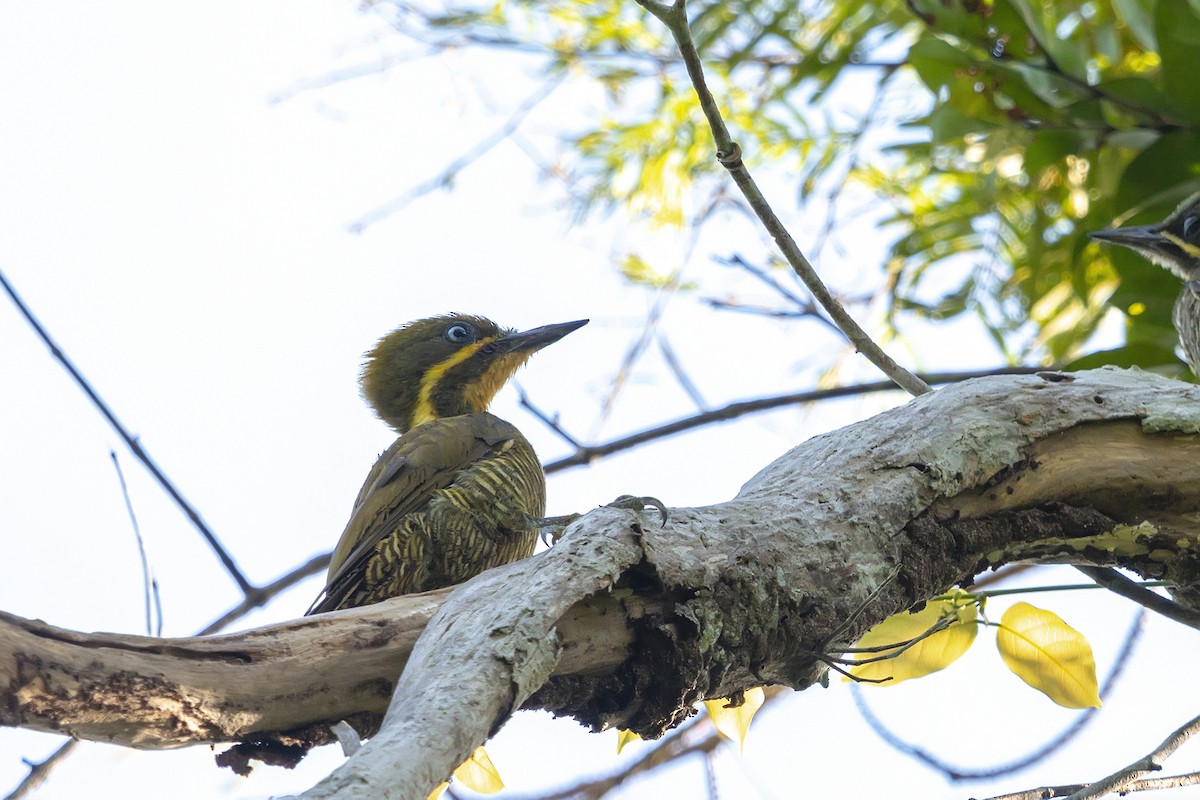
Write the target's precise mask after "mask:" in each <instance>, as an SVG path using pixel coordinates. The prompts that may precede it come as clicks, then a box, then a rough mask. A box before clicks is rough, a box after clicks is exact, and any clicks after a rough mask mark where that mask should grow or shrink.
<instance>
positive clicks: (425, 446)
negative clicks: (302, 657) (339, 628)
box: [307, 413, 520, 614]
mask: <svg viewBox="0 0 1200 800" xmlns="http://www.w3.org/2000/svg"><path fill="white" fill-rule="evenodd" d="M519 436H520V433H518V431H517V429H516V428H514V427H513V426H512V425H510V424H509V423H507V422H505V421H504V420H502V419H500V418H499V417H495V416H493V415H491V414H487V413H483V414H466V415H464V416H460V417H447V418H444V419H439V420H434V421H433V422H429V423H426V424H424V425H419V426H417V427H416V428H413V429H412V430H411V431H408V432H407V433H405V434H404V435H403V436H401V437H400V438H399V439H397V440H396V441H395V442H393V443H392V446H391V447H389V448H388V449H387V450H386V451H384V453H383V455H381V456H380V457H379V458H378V459H377V460H376V462H375V465H374V466H373V467H372V468H371V472H370V473H369V474H368V475H367V480H366V481H365V482H364V483H363V487H362V489H361V490H360V491H359V494H358V499H357V500H356V501H355V504H354V511H353V512H352V513H351V515H350V521H349V522H348V523H346V528H345V530H344V531H342V538H341V539H340V540H338V544H337V547H336V548H335V549H334V551H333V558H332V560H331V561H330V564H329V573H328V578H327V579H326V582H325V589H324V590H323V592H322V595H323V596H322V597H318V598H317V601H316V602H314V603H313V605H312V607H311V608H310V609H309V611H308V612H307V613H310V614H311V613H314V612H320V611H328V610H330V609H333V608H336V607H337V606H338V604H339V603H340V602H341V601H342V600H344V599H345V598H346V597H347V596H349V595H351V594H353V593H354V590H355V589H357V588H358V587H359V586H360V585H361V584H362V582H363V580H364V573H365V569H366V562H367V560H368V559H369V558H370V556H371V553H372V552H373V551H374V549H375V546H376V545H378V544H379V542H380V540H382V539H383V538H384V537H385V536H387V535H388V534H390V533H391V532H392V531H393V530H395V528H396V526H397V525H399V524H400V522H401V520H402V519H403V518H404V517H405V516H406V515H408V514H411V513H413V512H415V511H420V510H422V509H423V508H424V507H425V505H426V504H427V503H428V502H429V501H430V499H431V498H432V497H433V496H434V493H435V492H437V491H438V490H440V489H444V488H446V487H447V486H449V485H450V484H451V483H453V482H454V479H455V478H456V477H457V476H458V474H459V472H461V471H462V470H463V469H464V468H465V467H467V466H468V465H470V464H472V463H473V462H475V461H477V460H479V459H481V458H483V457H485V456H486V455H488V454H489V453H491V452H493V451H495V450H497V449H501V448H503V447H506V446H508V445H507V443H508V442H511V441H512V439H514V438H515V437H519Z"/></svg>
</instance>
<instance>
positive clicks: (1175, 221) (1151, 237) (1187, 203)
mask: <svg viewBox="0 0 1200 800" xmlns="http://www.w3.org/2000/svg"><path fill="white" fill-rule="evenodd" d="M1089 235H1090V236H1091V237H1092V238H1093V239H1099V240H1100V241H1102V242H1112V243H1113V244H1119V245H1122V246H1123V247H1128V248H1129V249H1131V250H1134V251H1136V252H1137V253H1139V254H1141V255H1143V256H1145V257H1146V258H1148V259H1150V260H1151V261H1152V262H1154V263H1155V264H1158V265H1159V266H1160V267H1165V268H1167V269H1169V270H1171V272H1173V273H1175V275H1176V276H1178V277H1179V278H1180V279H1181V280H1182V281H1183V291H1181V292H1180V293H1179V299H1178V300H1176V301H1175V310H1174V312H1173V314H1172V319H1173V321H1174V322H1175V330H1176V332H1177V333H1178V334H1179V343H1180V344H1181V345H1183V352H1184V355H1185V356H1186V357H1187V362H1188V366H1189V367H1191V369H1192V374H1194V375H1196V376H1198V377H1200V193H1197V194H1194V195H1192V196H1191V197H1189V198H1188V199H1187V200H1184V201H1183V202H1182V203H1181V204H1180V205H1179V207H1178V208H1176V209H1175V210H1174V211H1173V212H1171V215H1170V216H1169V217H1167V218H1166V219H1165V220H1163V221H1162V222H1160V223H1159V224H1157V225H1139V226H1131V227H1128V228H1114V229H1112V230H1107V231H1096V232H1094V233H1091V234H1089Z"/></svg>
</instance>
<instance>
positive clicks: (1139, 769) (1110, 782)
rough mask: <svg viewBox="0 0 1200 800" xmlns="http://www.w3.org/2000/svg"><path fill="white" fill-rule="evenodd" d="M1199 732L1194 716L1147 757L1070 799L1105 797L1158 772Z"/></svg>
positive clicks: (1198, 718)
mask: <svg viewBox="0 0 1200 800" xmlns="http://www.w3.org/2000/svg"><path fill="white" fill-rule="evenodd" d="M1197 733H1200V716H1197V717H1192V719H1190V720H1188V721H1187V722H1185V723H1184V724H1183V725H1181V726H1179V727H1178V728H1176V729H1175V730H1174V731H1172V732H1171V735H1170V736H1168V737H1167V738H1166V739H1164V740H1163V741H1162V743H1161V744H1159V746H1158V747H1156V748H1154V749H1153V750H1151V751H1150V752H1149V753H1147V754H1146V755H1145V757H1143V758H1139V759H1138V760H1137V761H1135V762H1133V763H1132V764H1129V765H1128V766H1126V767H1124V768H1123V769H1119V770H1117V771H1116V772H1114V773H1113V774H1112V775H1109V776H1108V777H1106V778H1101V779H1100V780H1098V781H1096V782H1095V783H1093V784H1091V785H1089V786H1087V787H1086V788H1084V789H1080V790H1079V791H1077V792H1075V793H1074V794H1072V795H1070V800H1091V798H1095V797H1103V796H1104V795H1106V794H1111V793H1113V792H1120V791H1122V790H1123V789H1124V788H1125V787H1126V786H1128V785H1129V784H1131V783H1133V782H1134V781H1135V780H1137V779H1138V778H1140V777H1141V776H1143V775H1145V774H1146V773H1148V772H1157V771H1158V770H1160V769H1162V762H1164V761H1166V760H1167V759H1168V758H1170V757H1171V754H1172V753H1174V752H1175V751H1176V750H1178V749H1179V747H1180V745H1182V744H1183V743H1184V742H1186V741H1187V740H1188V739H1190V738H1192V737H1193V736H1195V735H1196V734H1197Z"/></svg>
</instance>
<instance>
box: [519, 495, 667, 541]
mask: <svg viewBox="0 0 1200 800" xmlns="http://www.w3.org/2000/svg"><path fill="white" fill-rule="evenodd" d="M603 507H604V508H620V509H623V510H625V511H639V512H641V511H645V510H646V509H647V508H653V509H654V510H655V511H657V512H658V515H659V517H661V518H662V524H663V525H664V526H665V525H666V524H667V506H666V504H665V503H663V501H661V500H659V499H658V498H657V497H634V496H633V495H631V494H623V495H621V496H620V497H618V498H617V499H616V500H613V501H612V502H611V503H606V504H605V505H604V506H603ZM582 516H583V514H563V515H562V516H561V517H542V518H541V519H537V520H534V521H533V522H534V526H535V527H537V528H538V529H539V531H540V533H541V537H542V542H543V543H544V544H546V545H547V546H549V545H553V544H557V543H558V540H559V539H561V538H562V535H563V531H565V530H566V529H567V526H568V525H570V524H571V523H572V522H574V521H575V520H577V519H579V518H580V517H582Z"/></svg>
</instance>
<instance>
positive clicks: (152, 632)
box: [108, 450, 163, 636]
mask: <svg viewBox="0 0 1200 800" xmlns="http://www.w3.org/2000/svg"><path fill="white" fill-rule="evenodd" d="M108 455H109V458H111V459H112V462H113V467H114V468H115V469H116V470H117V481H118V482H119V483H120V484H121V496H122V497H124V498H125V510H126V511H128V512H129V524H130V525H132V526H133V536H134V538H135V539H136V540H137V549H138V556H140V557H141V560H142V593H143V595H144V598H143V601H144V603H145V606H146V635H147V636H162V626H163V614H162V596H161V595H160V594H159V593H158V580H157V579H155V577H154V571H153V570H152V569H150V559H149V558H148V557H147V556H146V543H145V542H144V541H143V540H142V529H141V527H140V526H139V525H138V521H137V515H136V514H134V513H133V501H132V500H131V499H130V498H129V487H128V486H126V485H125V473H124V472H122V471H121V462H120V461H119V460H117V453H116V451H115V450H109V451H108ZM155 612H157V618H158V624H157V625H155V624H154V623H153V618H154V617H155V616H156V614H155Z"/></svg>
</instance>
